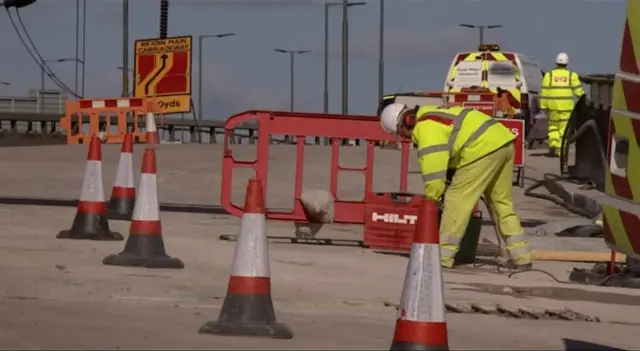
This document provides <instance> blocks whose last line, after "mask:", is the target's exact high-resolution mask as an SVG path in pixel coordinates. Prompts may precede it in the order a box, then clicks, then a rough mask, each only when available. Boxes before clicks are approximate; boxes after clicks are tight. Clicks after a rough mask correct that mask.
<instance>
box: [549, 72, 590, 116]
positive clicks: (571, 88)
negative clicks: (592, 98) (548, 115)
mask: <svg viewBox="0 0 640 351" xmlns="http://www.w3.org/2000/svg"><path fill="white" fill-rule="evenodd" d="M574 95H575V96H576V97H578V98H579V97H580V96H582V95H584V90H582V84H581V83H580V77H579V76H578V74H577V73H576V72H571V71H569V70H568V69H566V68H555V69H552V70H551V71H549V72H547V73H545V75H544V78H542V87H541V91H540V109H542V110H548V111H549V112H571V111H573V106H574V105H575V103H574V100H573V98H574Z"/></svg>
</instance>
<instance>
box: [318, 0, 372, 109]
mask: <svg viewBox="0 0 640 351" xmlns="http://www.w3.org/2000/svg"><path fill="white" fill-rule="evenodd" d="M366 4H367V3H366V2H363V1H361V2H350V3H347V7H351V6H361V5H366ZM338 5H342V3H331V2H328V3H325V4H324V109H323V111H324V113H325V114H326V113H329V8H330V7H333V6H338Z"/></svg>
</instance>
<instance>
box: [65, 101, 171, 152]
mask: <svg viewBox="0 0 640 351" xmlns="http://www.w3.org/2000/svg"><path fill="white" fill-rule="evenodd" d="M149 112H151V113H153V114H158V113H160V112H161V110H160V108H159V107H158V105H157V103H156V101H155V99H154V98H112V99H91V100H89V99H85V100H75V101H67V103H66V115H65V116H63V117H62V118H61V119H60V127H61V128H63V129H66V135H67V144H83V143H85V142H86V141H88V140H90V138H91V137H92V136H100V139H101V140H102V141H103V142H104V143H107V144H120V143H122V142H123V140H124V135H125V134H126V133H127V131H128V129H129V128H128V125H129V123H130V124H131V126H132V129H131V133H132V135H133V140H134V142H136V143H144V142H146V135H145V133H144V132H143V131H141V127H140V126H141V121H144V118H145V115H146V114H147V113H149ZM129 118H132V120H129ZM114 122H115V123H114ZM85 124H88V126H89V130H88V134H85V132H84V128H83V127H84V125H85ZM112 127H115V129H116V130H115V131H113V130H112ZM101 132H102V133H101Z"/></svg>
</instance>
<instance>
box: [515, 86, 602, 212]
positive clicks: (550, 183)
mask: <svg viewBox="0 0 640 351" xmlns="http://www.w3.org/2000/svg"><path fill="white" fill-rule="evenodd" d="M579 106H584V100H582V99H581V101H580V102H579ZM580 110H582V108H580V109H576V110H575V112H574V113H572V114H571V117H570V118H569V121H568V123H567V130H572V129H573V127H574V126H575V124H576V120H577V118H578V116H579V115H580V112H581V111H580ZM589 129H591V130H593V134H595V136H596V141H597V143H598V151H599V153H600V159H601V160H602V162H603V165H604V166H605V169H606V168H607V164H606V162H607V156H606V152H605V148H604V146H605V144H604V142H603V140H602V138H601V137H600V133H599V132H600V131H599V129H598V125H597V124H596V121H595V120H593V119H591V120H589V121H587V122H585V123H584V124H583V125H582V126H580V128H578V130H576V131H575V132H574V133H565V134H564V135H563V137H562V146H561V148H560V173H561V174H562V173H564V170H565V167H566V166H567V161H568V157H569V152H568V151H569V146H570V145H572V144H574V143H575V142H576V141H577V140H578V139H579V138H580V137H582V136H583V135H584V133H585V132H586V131H587V130H589ZM561 181H570V182H574V183H576V182H577V179H576V178H575V177H574V176H571V175H563V176H559V175H556V174H552V173H547V174H545V175H544V176H543V179H542V180H541V181H538V182H536V183H534V184H533V185H531V186H530V187H528V188H527V189H526V190H525V192H524V195H525V196H529V197H534V198H538V199H543V200H548V201H551V202H553V203H555V204H557V205H559V206H562V207H564V208H566V209H567V210H569V211H570V212H572V213H575V214H578V215H581V216H584V217H587V218H595V217H597V216H598V215H599V214H600V212H601V207H600V205H599V204H598V203H596V202H595V201H594V200H592V199H591V198H589V197H587V196H584V195H581V194H572V193H570V192H569V191H567V190H566V189H565V188H564V187H563V186H562V185H560V183H559V182H561ZM540 187H545V188H546V189H547V190H548V191H549V192H550V193H551V194H553V195H548V194H538V193H534V192H533V191H534V190H536V189H538V188H540Z"/></svg>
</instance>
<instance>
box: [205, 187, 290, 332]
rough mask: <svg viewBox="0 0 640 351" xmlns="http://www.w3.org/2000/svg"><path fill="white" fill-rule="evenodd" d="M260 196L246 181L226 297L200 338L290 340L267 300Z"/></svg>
mask: <svg viewBox="0 0 640 351" xmlns="http://www.w3.org/2000/svg"><path fill="white" fill-rule="evenodd" d="M263 194H264V193H263V188H262V184H261V183H260V181H259V180H256V179H251V180H249V184H248V185H247V193H246V198H245V202H244V214H243V215H242V219H241V222H240V234H239V235H238V241H237V244H236V250H235V254H234V256H233V267H232V272H231V276H230V277H229V285H228V287H227V296H226V297H225V298H224V302H223V304H222V309H221V310H220V315H219V317H218V320H217V321H210V322H207V323H206V324H205V325H203V326H202V327H201V328H200V331H199V332H200V333H201V334H214V335H234V336H261V337H270V338H275V339H291V338H292V337H293V334H292V332H291V330H290V329H289V327H288V326H286V325H284V324H280V323H278V322H277V321H276V313H275V310H274V309H273V301H272V300H271V274H270V272H269V249H268V247H267V232H266V220H265V206H264V196H263Z"/></svg>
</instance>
